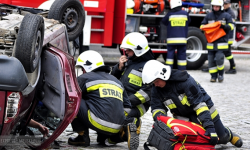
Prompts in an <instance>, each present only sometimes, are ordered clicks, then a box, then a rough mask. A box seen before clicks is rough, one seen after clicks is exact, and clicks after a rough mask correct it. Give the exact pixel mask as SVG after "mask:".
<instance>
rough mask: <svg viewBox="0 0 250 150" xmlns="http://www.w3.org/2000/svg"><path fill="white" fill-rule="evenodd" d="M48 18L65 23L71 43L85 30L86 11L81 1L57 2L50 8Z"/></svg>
mask: <svg viewBox="0 0 250 150" xmlns="http://www.w3.org/2000/svg"><path fill="white" fill-rule="evenodd" d="M48 18H49V19H55V20H59V22H60V23H64V24H65V25H66V27H67V31H68V35H69V41H73V40H75V39H76V38H77V37H78V36H79V35H80V34H81V32H82V30H83V27H84V24H85V10H84V8H83V6H82V3H81V2H80V1H79V0H55V2H54V3H53V4H52V6H51V7H50V10H49V14H48Z"/></svg>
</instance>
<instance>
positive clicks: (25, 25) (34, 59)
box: [14, 14, 44, 73]
mask: <svg viewBox="0 0 250 150" xmlns="http://www.w3.org/2000/svg"><path fill="white" fill-rule="evenodd" d="M43 39H44V20H43V17H42V16H39V15H35V14H27V15H25V16H24V18H23V20H22V23H21V25H20V28H19V30H18V35H17V39H16V43H15V49H14V56H15V57H16V58H17V59H18V60H19V61H20V62H21V63H22V65H23V67H24V69H25V71H26V72H27V73H32V72H34V70H35V69H36V68H37V66H38V63H39V60H40V57H41V53H42V46H43Z"/></svg>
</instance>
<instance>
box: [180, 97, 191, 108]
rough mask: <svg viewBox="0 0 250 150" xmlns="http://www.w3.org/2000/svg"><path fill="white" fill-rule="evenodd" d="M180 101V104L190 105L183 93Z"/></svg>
mask: <svg viewBox="0 0 250 150" xmlns="http://www.w3.org/2000/svg"><path fill="white" fill-rule="evenodd" d="M181 103H182V105H185V104H186V105H188V106H190V104H189V102H188V99H187V96H186V95H185V96H184V97H183V99H182V100H181Z"/></svg>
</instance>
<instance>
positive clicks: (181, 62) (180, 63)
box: [177, 60, 187, 66]
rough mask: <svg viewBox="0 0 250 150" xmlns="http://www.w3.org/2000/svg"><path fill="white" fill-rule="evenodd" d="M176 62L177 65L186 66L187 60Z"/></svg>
mask: <svg viewBox="0 0 250 150" xmlns="http://www.w3.org/2000/svg"><path fill="white" fill-rule="evenodd" d="M177 64H178V65H179V66H186V65H187V61H186V60H178V62H177Z"/></svg>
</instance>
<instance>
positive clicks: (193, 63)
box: [186, 27, 207, 70]
mask: <svg viewBox="0 0 250 150" xmlns="http://www.w3.org/2000/svg"><path fill="white" fill-rule="evenodd" d="M206 45H207V39H206V37H205V35H204V34H203V33H202V31H201V30H200V29H199V28H196V27H189V28H188V38H187V50H200V51H203V50H206ZM186 58H187V69H188V70H196V69H199V68H200V67H201V66H202V65H203V64H204V62H205V61H206V60H207V54H204V53H187V56H186Z"/></svg>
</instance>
